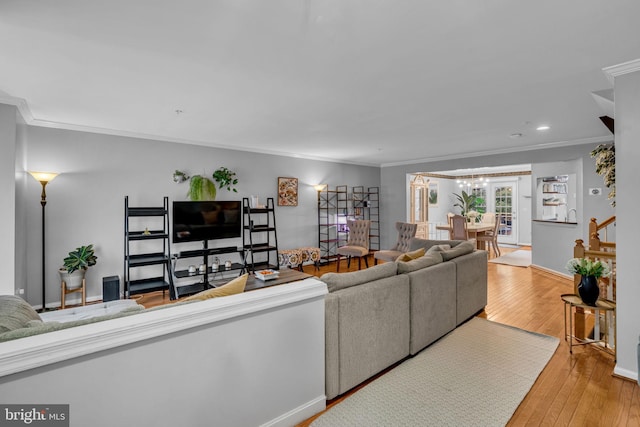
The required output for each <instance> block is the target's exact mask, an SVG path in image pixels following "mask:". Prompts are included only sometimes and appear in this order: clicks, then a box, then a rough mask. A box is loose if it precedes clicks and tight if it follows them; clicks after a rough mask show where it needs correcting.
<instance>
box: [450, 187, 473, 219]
mask: <svg viewBox="0 0 640 427" xmlns="http://www.w3.org/2000/svg"><path fill="white" fill-rule="evenodd" d="M453 195H454V196H456V199H458V203H456V204H454V205H453V206H457V207H459V208H460V215H462V216H467V212H469V211H472V210H473V209H475V207H476V205H477V203H478V202H477V199H478V197H477V196H475V195H474V194H473V193H470V194H467V192H466V191H464V190H462V194H456V193H453Z"/></svg>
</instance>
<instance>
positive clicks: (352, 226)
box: [336, 219, 371, 271]
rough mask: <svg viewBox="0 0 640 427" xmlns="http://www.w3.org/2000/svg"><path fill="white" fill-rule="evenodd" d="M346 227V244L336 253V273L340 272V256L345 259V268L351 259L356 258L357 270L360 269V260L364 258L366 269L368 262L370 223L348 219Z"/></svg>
mask: <svg viewBox="0 0 640 427" xmlns="http://www.w3.org/2000/svg"><path fill="white" fill-rule="evenodd" d="M347 227H348V228H349V237H348V239H347V244H346V245H345V246H340V247H339V248H338V250H337V251H336V252H337V254H338V267H337V271H340V258H341V257H342V256H346V257H347V260H348V263H347V267H349V266H351V257H357V258H358V270H360V269H361V268H362V263H361V259H362V258H364V263H365V265H366V266H367V268H368V267H369V262H368V261H367V255H369V229H370V228H371V221H369V220H367V219H349V220H347Z"/></svg>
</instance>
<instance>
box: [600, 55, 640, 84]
mask: <svg viewBox="0 0 640 427" xmlns="http://www.w3.org/2000/svg"><path fill="white" fill-rule="evenodd" d="M602 71H604V74H605V75H606V76H607V78H608V79H609V81H610V82H611V84H613V81H614V80H615V78H616V77H619V76H622V75H624V74H629V73H635V72H636V71H640V59H634V60H633V61H628V62H623V63H622V64H617V65H612V66H610V67H605V68H603V69H602Z"/></svg>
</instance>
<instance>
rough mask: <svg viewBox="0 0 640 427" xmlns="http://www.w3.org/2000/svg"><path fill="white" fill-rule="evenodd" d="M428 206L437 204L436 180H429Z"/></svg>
mask: <svg viewBox="0 0 640 427" xmlns="http://www.w3.org/2000/svg"><path fill="white" fill-rule="evenodd" d="M429 206H434V207H435V206H438V182H437V181H435V182H434V181H429Z"/></svg>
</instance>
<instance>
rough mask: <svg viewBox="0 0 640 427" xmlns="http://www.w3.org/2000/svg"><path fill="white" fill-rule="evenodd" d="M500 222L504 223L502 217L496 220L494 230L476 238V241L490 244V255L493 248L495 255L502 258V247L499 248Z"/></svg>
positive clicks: (499, 216)
mask: <svg viewBox="0 0 640 427" xmlns="http://www.w3.org/2000/svg"><path fill="white" fill-rule="evenodd" d="M500 221H502V215H498V217H497V218H496V221H495V224H494V227H493V230H490V231H486V232H485V233H484V234H481V235H479V236H476V240H478V241H480V242H486V243H488V244H489V254H491V248H493V253H494V255H495V256H496V257H499V256H500V247H499V246H498V235H499V233H498V231H499V229H500Z"/></svg>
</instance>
